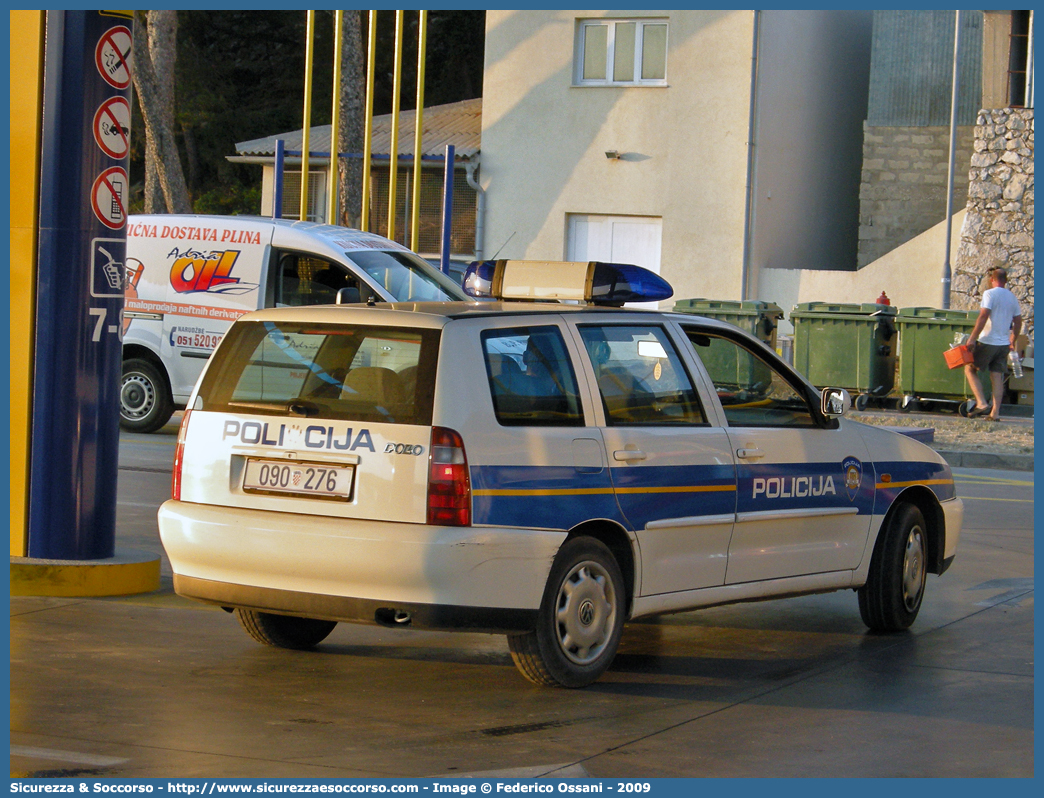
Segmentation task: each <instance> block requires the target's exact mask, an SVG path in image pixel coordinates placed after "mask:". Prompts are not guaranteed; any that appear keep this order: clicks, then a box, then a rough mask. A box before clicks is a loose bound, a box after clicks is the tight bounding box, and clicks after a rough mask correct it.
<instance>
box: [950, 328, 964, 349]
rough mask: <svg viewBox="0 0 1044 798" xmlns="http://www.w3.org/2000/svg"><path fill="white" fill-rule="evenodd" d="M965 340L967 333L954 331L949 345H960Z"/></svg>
mask: <svg viewBox="0 0 1044 798" xmlns="http://www.w3.org/2000/svg"><path fill="white" fill-rule="evenodd" d="M967 340H968V333H962V332H959V331H958V332H955V333H954V334H953V343H952V344H950V347H951V348H953V347H955V346H960V345H961V344H963V343H964V342H965V341H967Z"/></svg>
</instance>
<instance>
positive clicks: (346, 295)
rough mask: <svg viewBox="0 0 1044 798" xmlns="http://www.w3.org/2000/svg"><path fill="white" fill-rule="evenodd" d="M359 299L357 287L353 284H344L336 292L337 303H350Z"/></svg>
mask: <svg viewBox="0 0 1044 798" xmlns="http://www.w3.org/2000/svg"><path fill="white" fill-rule="evenodd" d="M358 301H359V289H358V288H355V287H354V286H345V287H344V288H342V289H340V290H339V291H338V292H337V304H338V305H350V304H352V303H353V302H358Z"/></svg>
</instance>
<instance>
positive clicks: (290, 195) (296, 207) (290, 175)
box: [280, 170, 326, 222]
mask: <svg viewBox="0 0 1044 798" xmlns="http://www.w3.org/2000/svg"><path fill="white" fill-rule="evenodd" d="M280 216H281V217H282V218H283V219H299V218H301V171H300V170H298V171H296V172H283V207H282V212H281V213H280ZM308 221H310V222H325V221H326V172H313V171H311V170H309V171H308Z"/></svg>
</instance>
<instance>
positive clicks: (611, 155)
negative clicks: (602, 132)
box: [605, 150, 620, 161]
mask: <svg viewBox="0 0 1044 798" xmlns="http://www.w3.org/2000/svg"><path fill="white" fill-rule="evenodd" d="M605 157H606V158H608V159H609V160H610V161H618V160H620V151H619V150H606V151H605Z"/></svg>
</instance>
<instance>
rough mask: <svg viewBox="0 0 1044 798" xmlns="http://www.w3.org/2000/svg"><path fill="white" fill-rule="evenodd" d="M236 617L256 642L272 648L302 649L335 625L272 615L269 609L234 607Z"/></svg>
mask: <svg viewBox="0 0 1044 798" xmlns="http://www.w3.org/2000/svg"><path fill="white" fill-rule="evenodd" d="M236 617H237V618H239V623H240V624H241V625H242V627H243V628H244V629H246V632H247V634H248V635H250V636H251V637H252V638H254V639H255V640H256V641H257V642H258V643H263V644H265V645H266V646H275V647H276V648H292V649H295V650H297V651H306V650H307V649H310V648H315V647H316V646H317V645H319V644H320V643H321V642H323V641H324V640H325V639H326V638H327V637H328V636H329V634H330V632H332V631H333V628H334V627H335V626H337V621H321V620H319V619H317V618H298V617H296V616H293V615H275V614H274V613H271V612H258V611H257V610H244V609H237V610H236Z"/></svg>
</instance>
